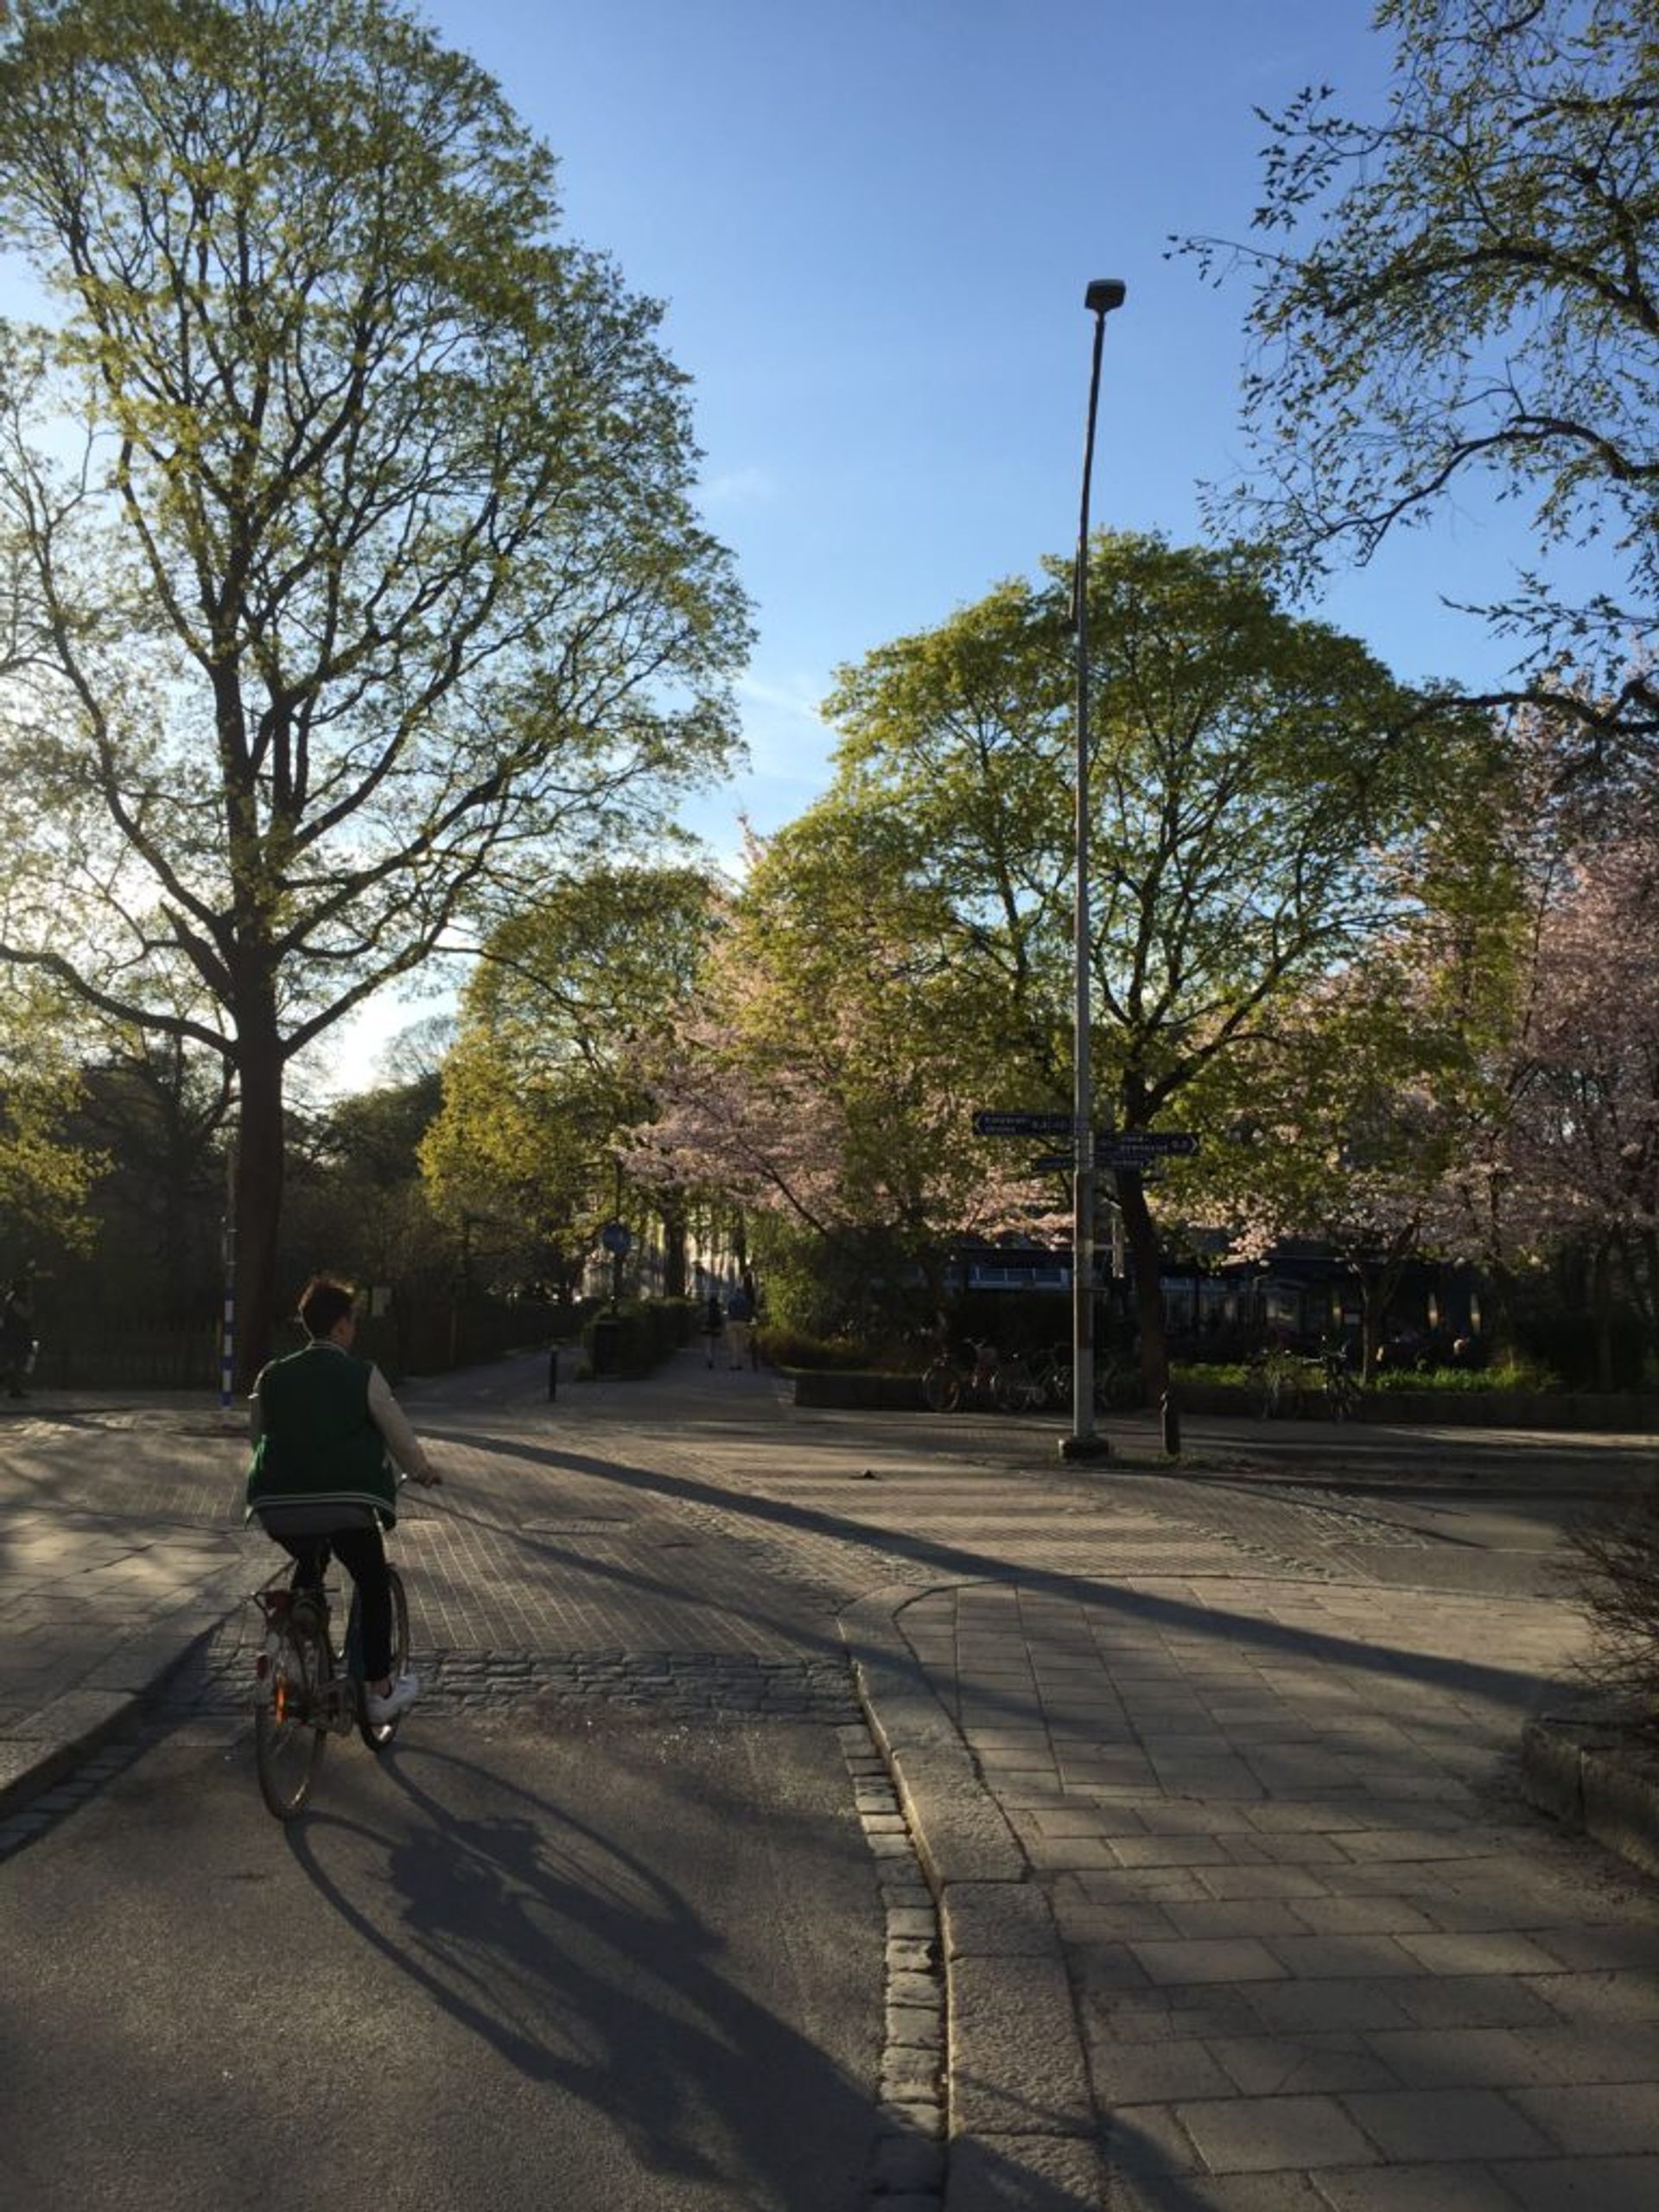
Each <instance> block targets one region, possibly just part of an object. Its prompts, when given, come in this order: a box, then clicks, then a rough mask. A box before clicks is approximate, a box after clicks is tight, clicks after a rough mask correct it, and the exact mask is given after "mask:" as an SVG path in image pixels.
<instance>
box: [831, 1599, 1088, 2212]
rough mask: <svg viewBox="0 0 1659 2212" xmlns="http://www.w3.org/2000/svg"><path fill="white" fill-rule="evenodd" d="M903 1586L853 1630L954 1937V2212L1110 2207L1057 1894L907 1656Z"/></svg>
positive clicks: (850, 1617) (950, 2052)
mask: <svg viewBox="0 0 1659 2212" xmlns="http://www.w3.org/2000/svg"><path fill="white" fill-rule="evenodd" d="M928 1594H929V1593H928V1592H925V1591H919V1590H917V1589H915V1588H913V1587H912V1586H908V1585H904V1584H890V1585H889V1586H887V1587H886V1588H885V1589H883V1590H879V1591H876V1592H873V1593H872V1594H871V1595H869V1596H868V1597H866V1598H863V1599H860V1600H859V1601H858V1602H857V1603H856V1604H855V1605H851V1606H849V1608H848V1609H847V1610H846V1611H845V1612H843V1613H842V1616H841V1630H842V1637H843V1639H844V1641H845V1643H846V1644H847V1648H848V1650H849V1655H850V1656H851V1659H852V1663H853V1675H854V1680H855V1683H856V1685H857V1688H858V1694H859V1698H860V1700H861V1704H862V1705H863V1707H864V1711H865V1713H866V1715H867V1718H868V1722H869V1727H870V1732H871V1734H872V1735H873V1736H874V1739H875V1741H876V1744H877V1745H878V1746H879V1748H880V1754H881V1758H882V1760H883V1762H884V1764H885V1765H886V1769H887V1773H888V1774H889V1775H890V1776H891V1777H892V1779H893V1787H894V1789H895V1791H896V1793H897V1797H898V1802H899V1804H900V1806H901V1807H902V1808H903V1810H904V1813H905V1816H906V1821H908V1823H909V1827H910V1833H911V1835H912V1838H913V1840H914V1844H915V1848H916V1853H917V1856H918V1859H919V1860H920V1862H921V1866H922V1869H923V1872H924V1873H925V1877H926V1881H927V1886H928V1889H929V1891H931V1895H932V1897H933V1898H934V1900H935V1902H936V1903H937V1905H938V1911H939V1916H940V1921H941V1924H942V1929H943V1934H944V1968H945V2003H946V2012H947V2022H946V2032H947V2040H946V2054H947V2061H946V2069H945V2098H946V2128H947V2145H946V2149H947V2159H946V2171H945V2183H944V2212H1014V2208H1015V2207H1018V2208H1020V2212H1079V2208H1081V2207H1083V2206H1084V2205H1092V2206H1101V2205H1103V2204H1104V2202H1105V2190H1104V2176H1103V2171H1102V2164H1101V2158H1100V2153H1099V2149H1098V2146H1097V2143H1096V2133H1097V2126H1096V2113H1095V2104H1094V2097H1093V2094H1092V2090H1091V2088H1090V2079H1089V2069H1088V2063H1087V2059H1086V2057H1085V2055H1084V2043H1083V2037H1082V2035H1081V2032H1080V2031H1079V2028H1078V2024H1077V2012H1076V2009H1075V2005H1074V2003H1073V1999H1072V1994H1071V1980H1070V1976H1069V1974H1068V1972H1067V1968H1066V1961H1065V1952H1064V1949H1063V1948H1062V1946H1061V1943H1060V1940H1059V1936H1058V1930H1057V1929H1056V1928H1055V1925H1054V1921H1053V1916H1052V1912H1051V1910H1050V1909H1049V1904H1048V1899H1047V1897H1046V1894H1045V1892H1044V1891H1043V1890H1042V1888H1041V1887H1040V1885H1039V1883H1038V1882H1037V1881H1036V1879H1035V1878H1034V1877H1033V1871H1032V1867H1031V1865H1030V1862H1029V1861H1028V1860H1027V1857H1026V1855H1025V1853H1024V1852H1023V1851H1022V1850H1021V1848H1020V1844H1019V1841H1018V1839H1017V1838H1016V1837H1015V1835H1014V1831H1013V1829H1012V1828H1011V1827H1010V1826H1009V1824H1008V1822H1007V1819H1006V1818H1005V1817H1004V1815H1003V1814H1002V1811H1001V1808H1000V1807H999V1806H998V1805H997V1803H996V1802H995V1798H994V1797H993V1796H992V1795H991V1793H990V1792H989V1790H988V1789H986V1787H985V1785H984V1783H983V1782H982V1780H981V1778H980V1776H979V1772H978V1770H977V1768H976V1765H975V1764H974V1761H973V1759H972V1758H971V1756H970V1755H969V1751H968V1749H967V1746H966V1745H964V1744H963V1740H962V1738H961V1736H960V1734H959V1733H958V1732H957V1729H956V1727H955V1726H954V1725H953V1723H952V1722H951V1720H950V1717H949V1715H948V1714H947V1713H945V1711H944V1707H942V1706H941V1705H940V1703H939V1701H938V1698H937V1697H936V1696H935V1695H934V1694H933V1692H932V1690H931V1688H930V1687H929V1686H928V1684H927V1681H926V1679H925V1675H924V1674H923V1671H922V1669H921V1668H920V1666H919V1664H918V1662H917V1660H916V1658H915V1656H914V1654H913V1653H912V1651H911V1649H910V1647H909V1646H908V1644H907V1643H906V1642H905V1639H904V1636H903V1633H902V1631H901V1630H900V1629H899V1622H898V1616H899V1613H900V1612H901V1611H903V1609H904V1608H905V1607H906V1605H912V1604H914V1603H916V1602H917V1601H918V1599H921V1598H923V1597H925V1596H926V1595H928Z"/></svg>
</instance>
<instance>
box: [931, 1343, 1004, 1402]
mask: <svg viewBox="0 0 1659 2212" xmlns="http://www.w3.org/2000/svg"><path fill="white" fill-rule="evenodd" d="M963 1355H964V1357H962V1358H957V1357H955V1356H953V1355H952V1354H951V1353H950V1352H948V1351H941V1352H937V1353H936V1354H935V1355H934V1357H933V1358H932V1359H931V1360H930V1361H929V1362H928V1363H927V1365H926V1367H925V1368H924V1369H923V1370H922V1397H923V1399H924V1401H925V1403H926V1406H927V1409H928V1411H929V1412H930V1413H935V1414H953V1413H955V1412H956V1411H957V1408H958V1407H960V1406H962V1405H963V1404H964V1403H970V1404H973V1405H978V1406H986V1405H999V1404H1000V1401H999V1399H998V1397H997V1394H996V1378H997V1374H998V1370H999V1368H1000V1367H1001V1360H1000V1359H999V1357H998V1354H997V1350H996V1346H995V1344H989V1343H984V1344H981V1343H979V1342H977V1341H976V1340H975V1339H974V1338H968V1339H967V1340H966V1341H965V1342H964V1344H963ZM1005 1410H1006V1409H1005Z"/></svg>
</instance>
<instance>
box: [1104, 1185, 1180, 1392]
mask: <svg viewBox="0 0 1659 2212" xmlns="http://www.w3.org/2000/svg"><path fill="white" fill-rule="evenodd" d="M1117 1203H1118V1207H1119V1210H1120V1211H1121V1212H1122V1216H1123V1236H1124V1241H1125V1243H1127V1244H1128V1250H1129V1272H1130V1274H1132V1275H1133V1276H1134V1278H1135V1319H1137V1320H1138V1321H1139V1323H1140V1325H1141V1383H1142V1385H1143V1387H1144V1389H1145V1390H1146V1394H1147V1402H1148V1404H1150V1405H1153V1406H1154V1407H1155V1406H1156V1405H1157V1404H1158V1403H1159V1402H1160V1400H1161V1398H1162V1397H1163V1395H1164V1393H1165V1391H1166V1389H1168V1388H1169V1346H1168V1342H1167V1339H1166V1336H1165V1333H1164V1286H1163V1280H1162V1276H1161V1274H1160V1259H1161V1257H1162V1254H1161V1250H1160V1246H1159V1242H1158V1231H1157V1229H1156V1227H1155V1225H1154V1222H1153V1218H1152V1212H1151V1209H1150V1208H1149V1207H1148V1206H1147V1194H1146V1191H1145V1189H1144V1188H1143V1186H1142V1185H1141V1177H1140V1175H1139V1173H1136V1172H1135V1171H1133V1170H1130V1169H1123V1168H1120V1169H1119V1170H1118V1175H1117Z"/></svg>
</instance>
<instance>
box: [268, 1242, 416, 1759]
mask: <svg viewBox="0 0 1659 2212" xmlns="http://www.w3.org/2000/svg"><path fill="white" fill-rule="evenodd" d="M299 1318H300V1323H301V1325H302V1327H303V1329H304V1331H305V1332H306V1335H307V1337H308V1338H309V1342H308V1344H306V1345H305V1346H304V1348H303V1350H302V1351H296V1352H291V1353H290V1354H289V1357H287V1358H286V1359H275V1360H272V1361H271V1363H270V1365H269V1366H268V1367H265V1368H264V1369H263V1370H261V1372H260V1375H259V1378H258V1380H257V1382H256V1383H255V1384H254V1386H253V1400H252V1407H253V1440H254V1441H253V1464H252V1465H251V1467H250V1468H249V1470H248V1487H247V1500H248V1512H247V1517H248V1519H249V1520H250V1521H253V1520H257V1521H258V1522H259V1523H260V1525H261V1526H262V1527H263V1528H264V1531H265V1534H266V1535H268V1536H270V1537H271V1538H272V1539H273V1540H274V1541H276V1542H277V1543H279V1544H280V1545H281V1546H282V1548H283V1550H284V1551H285V1552H287V1553H288V1554H289V1556H290V1557H291V1558H292V1559H293V1560H294V1562H295V1567H294V1580H293V1588H294V1592H295V1594H296V1597H298V1596H300V1595H302V1593H303V1592H306V1591H308V1590H318V1589H321V1586H322V1578H323V1574H324V1572H325V1570H326V1569H327V1564H328V1557H329V1554H330V1553H331V1552H332V1553H333V1554H334V1557H335V1558H337V1559H338V1560H339V1561H340V1565H341V1566H342V1567H344V1568H345V1569H346V1573H348V1574H349V1575H350V1576H351V1578H352V1580H353V1582H354V1583H355V1584H356V1585H357V1589H358V1594H359V1598H360V1599H361V1600H362V1608H363V1679H364V1684H365V1689H366V1691H367V1695H368V1712H369V1719H370V1721H371V1723H372V1725H373V1726H376V1727H384V1726H385V1724H386V1723H387V1722H388V1721H391V1720H394V1719H396V1718H397V1715H398V1714H399V1713H402V1712H404V1710H405V1709H406V1708H407V1707H410V1706H411V1705H412V1704H413V1703H414V1702H415V1700H416V1698H417V1697H418V1696H419V1695H420V1694H421V1685H420V1681H419V1679H418V1677H417V1676H416V1675H412V1674H404V1675H399V1676H398V1678H397V1681H392V1679H391V1586H390V1585H389V1583H388V1580H387V1576H386V1552H385V1544H384V1542H383V1541H382V1539H381V1534H380V1532H381V1529H383V1528H385V1529H390V1528H391V1526H392V1525H393V1524H394V1522H396V1521H397V1468H398V1467H401V1468H402V1469H403V1470H404V1473H405V1474H408V1475H412V1476H413V1477H414V1478H415V1480H416V1482H419V1483H436V1482H439V1481H441V1480H442V1477H441V1476H440V1475H439V1474H438V1472H437V1470H436V1469H435V1467H434V1466H433V1465H432V1462H431V1460H430V1459H429V1458H428V1457H427V1454H426V1452H425V1450H424V1448H423V1446H422V1444H421V1442H420V1440H419V1438H418V1437H417V1436H416V1433H415V1432H414V1430H413V1429H412V1428H411V1427H410V1425H409V1422H408V1420H407V1419H406V1417H405V1416H404V1412H403V1409H402V1408H401V1407H400V1406H399V1405H398V1403H397V1400H396V1399H395V1398H394V1397H393V1396H392V1395H391V1390H390V1389H388V1388H387V1386H386V1380H385V1376H383V1375H382V1374H381V1372H380V1370H379V1369H378V1367H376V1366H375V1365H374V1364H373V1363H372V1361H369V1360H366V1359H359V1358H356V1357H354V1356H353V1351H352V1343H353V1338H354V1337H355V1336H356V1334H357V1300H356V1295H355V1294H354V1292H353V1290H352V1289H351V1287H350V1286H349V1285H347V1284H346V1283H343V1282H337V1281H335V1280H334V1277H333V1276H331V1275H314V1276H313V1277H312V1279H311V1281H309V1282H308V1283H307V1285H306V1287H305V1288H304V1290H303V1291H302V1293H301V1294H300V1305H299ZM394 1463H395V1464H394Z"/></svg>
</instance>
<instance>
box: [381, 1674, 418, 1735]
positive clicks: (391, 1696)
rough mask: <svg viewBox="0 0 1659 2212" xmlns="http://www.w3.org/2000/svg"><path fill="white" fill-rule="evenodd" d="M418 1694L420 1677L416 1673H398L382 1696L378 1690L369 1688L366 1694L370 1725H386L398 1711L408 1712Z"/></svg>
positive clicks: (394, 1718)
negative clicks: (395, 1679)
mask: <svg viewBox="0 0 1659 2212" xmlns="http://www.w3.org/2000/svg"><path fill="white" fill-rule="evenodd" d="M420 1694H421V1678H420V1676H419V1675H398V1677H397V1681H395V1682H394V1683H393V1684H392V1686H391V1688H390V1689H389V1690H388V1691H387V1692H386V1694H385V1696H384V1697H382V1696H381V1695H380V1694H379V1692H378V1690H371V1691H370V1692H369V1694H368V1705H369V1720H370V1724H371V1726H373V1727H376V1728H385V1727H386V1726H389V1725H390V1723H391V1722H392V1721H394V1720H396V1719H397V1717H398V1715H399V1714H400V1713H407V1712H408V1710H409V1708H410V1706H411V1705H413V1704H414V1702H415V1700H416V1698H417V1697H419V1695H420Z"/></svg>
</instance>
